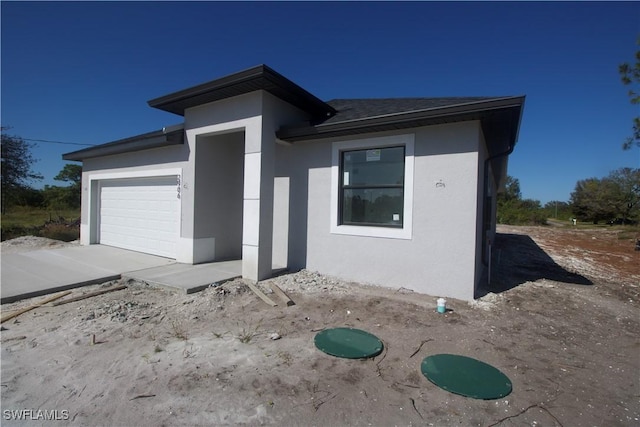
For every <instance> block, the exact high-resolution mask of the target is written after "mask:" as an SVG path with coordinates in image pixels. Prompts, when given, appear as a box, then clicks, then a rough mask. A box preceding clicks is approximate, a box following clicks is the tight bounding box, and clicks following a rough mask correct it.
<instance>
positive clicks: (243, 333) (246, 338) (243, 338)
mask: <svg viewBox="0 0 640 427" xmlns="http://www.w3.org/2000/svg"><path fill="white" fill-rule="evenodd" d="M261 322H262V321H260V322H258V324H257V325H256V326H255V327H252V326H250V325H249V326H243V327H242V328H241V329H240V332H238V334H237V335H236V338H238V340H239V341H240V342H241V343H243V344H249V343H250V342H251V340H253V338H255V337H256V336H258V335H260V333H259V332H258V329H260V323H261Z"/></svg>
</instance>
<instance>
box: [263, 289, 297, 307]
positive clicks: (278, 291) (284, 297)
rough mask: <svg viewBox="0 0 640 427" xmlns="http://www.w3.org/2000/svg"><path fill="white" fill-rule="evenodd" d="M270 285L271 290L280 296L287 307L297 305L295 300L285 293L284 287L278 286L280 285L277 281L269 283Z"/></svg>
mask: <svg viewBox="0 0 640 427" xmlns="http://www.w3.org/2000/svg"><path fill="white" fill-rule="evenodd" d="M269 287H270V288H271V290H272V291H273V293H275V294H276V295H277V296H278V298H280V299H281V300H282V301H283V302H284V303H285V304H286V305H287V307H290V306H292V305H295V304H296V303H295V302H293V300H291V298H289V296H288V295H287V294H285V293H284V291H283V290H282V289H280V288H279V287H278V285H276V284H275V283H269Z"/></svg>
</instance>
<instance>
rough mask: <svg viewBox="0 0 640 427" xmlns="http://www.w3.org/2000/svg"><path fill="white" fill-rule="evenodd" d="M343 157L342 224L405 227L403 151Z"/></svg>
mask: <svg viewBox="0 0 640 427" xmlns="http://www.w3.org/2000/svg"><path fill="white" fill-rule="evenodd" d="M341 154H342V156H341V167H340V173H341V186H340V190H341V191H340V192H341V195H340V200H341V210H340V211H341V212H340V213H341V221H340V223H341V224H350V225H378V226H386V227H402V223H403V208H404V158H405V157H404V147H387V148H375V149H367V150H353V151H344V152H342V153H341Z"/></svg>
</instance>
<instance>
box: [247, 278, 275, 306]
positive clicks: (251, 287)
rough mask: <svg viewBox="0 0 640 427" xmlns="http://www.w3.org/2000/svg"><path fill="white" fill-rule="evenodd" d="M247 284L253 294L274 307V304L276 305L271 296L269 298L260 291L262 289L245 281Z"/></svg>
mask: <svg viewBox="0 0 640 427" xmlns="http://www.w3.org/2000/svg"><path fill="white" fill-rule="evenodd" d="M247 284H248V285H249V289H251V290H252V291H253V293H254V294H256V295H258V296H259V297H260V299H261V300H262V301H264V302H266V303H267V304H269V305H270V306H271V307H275V306H276V305H278V304H276V303H275V302H273V300H272V299H271V298H269V297H268V296H266V295H265V294H264V293H262V291H261V290H260V289H258V288H257V287H256V286H255V285H254V284H252V283H247Z"/></svg>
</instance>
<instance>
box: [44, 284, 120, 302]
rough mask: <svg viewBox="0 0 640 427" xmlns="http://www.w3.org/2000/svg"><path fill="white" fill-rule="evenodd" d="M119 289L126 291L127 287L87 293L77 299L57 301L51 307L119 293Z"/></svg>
mask: <svg viewBox="0 0 640 427" xmlns="http://www.w3.org/2000/svg"><path fill="white" fill-rule="evenodd" d="M121 289H127V287H126V286H124V285H120V286H114V287H113V288H109V289H102V290H100V291H95V292H89V293H86V294H84V295H79V296H77V297H73V298H69V299H65V300H62V301H58V302H56V303H54V304H53V305H62V304H67V303H70V302H74V301H80V300H83V299H86V298H91V297H95V296H98V295H102V294H106V293H107V292H113V291H119V290H121Z"/></svg>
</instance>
